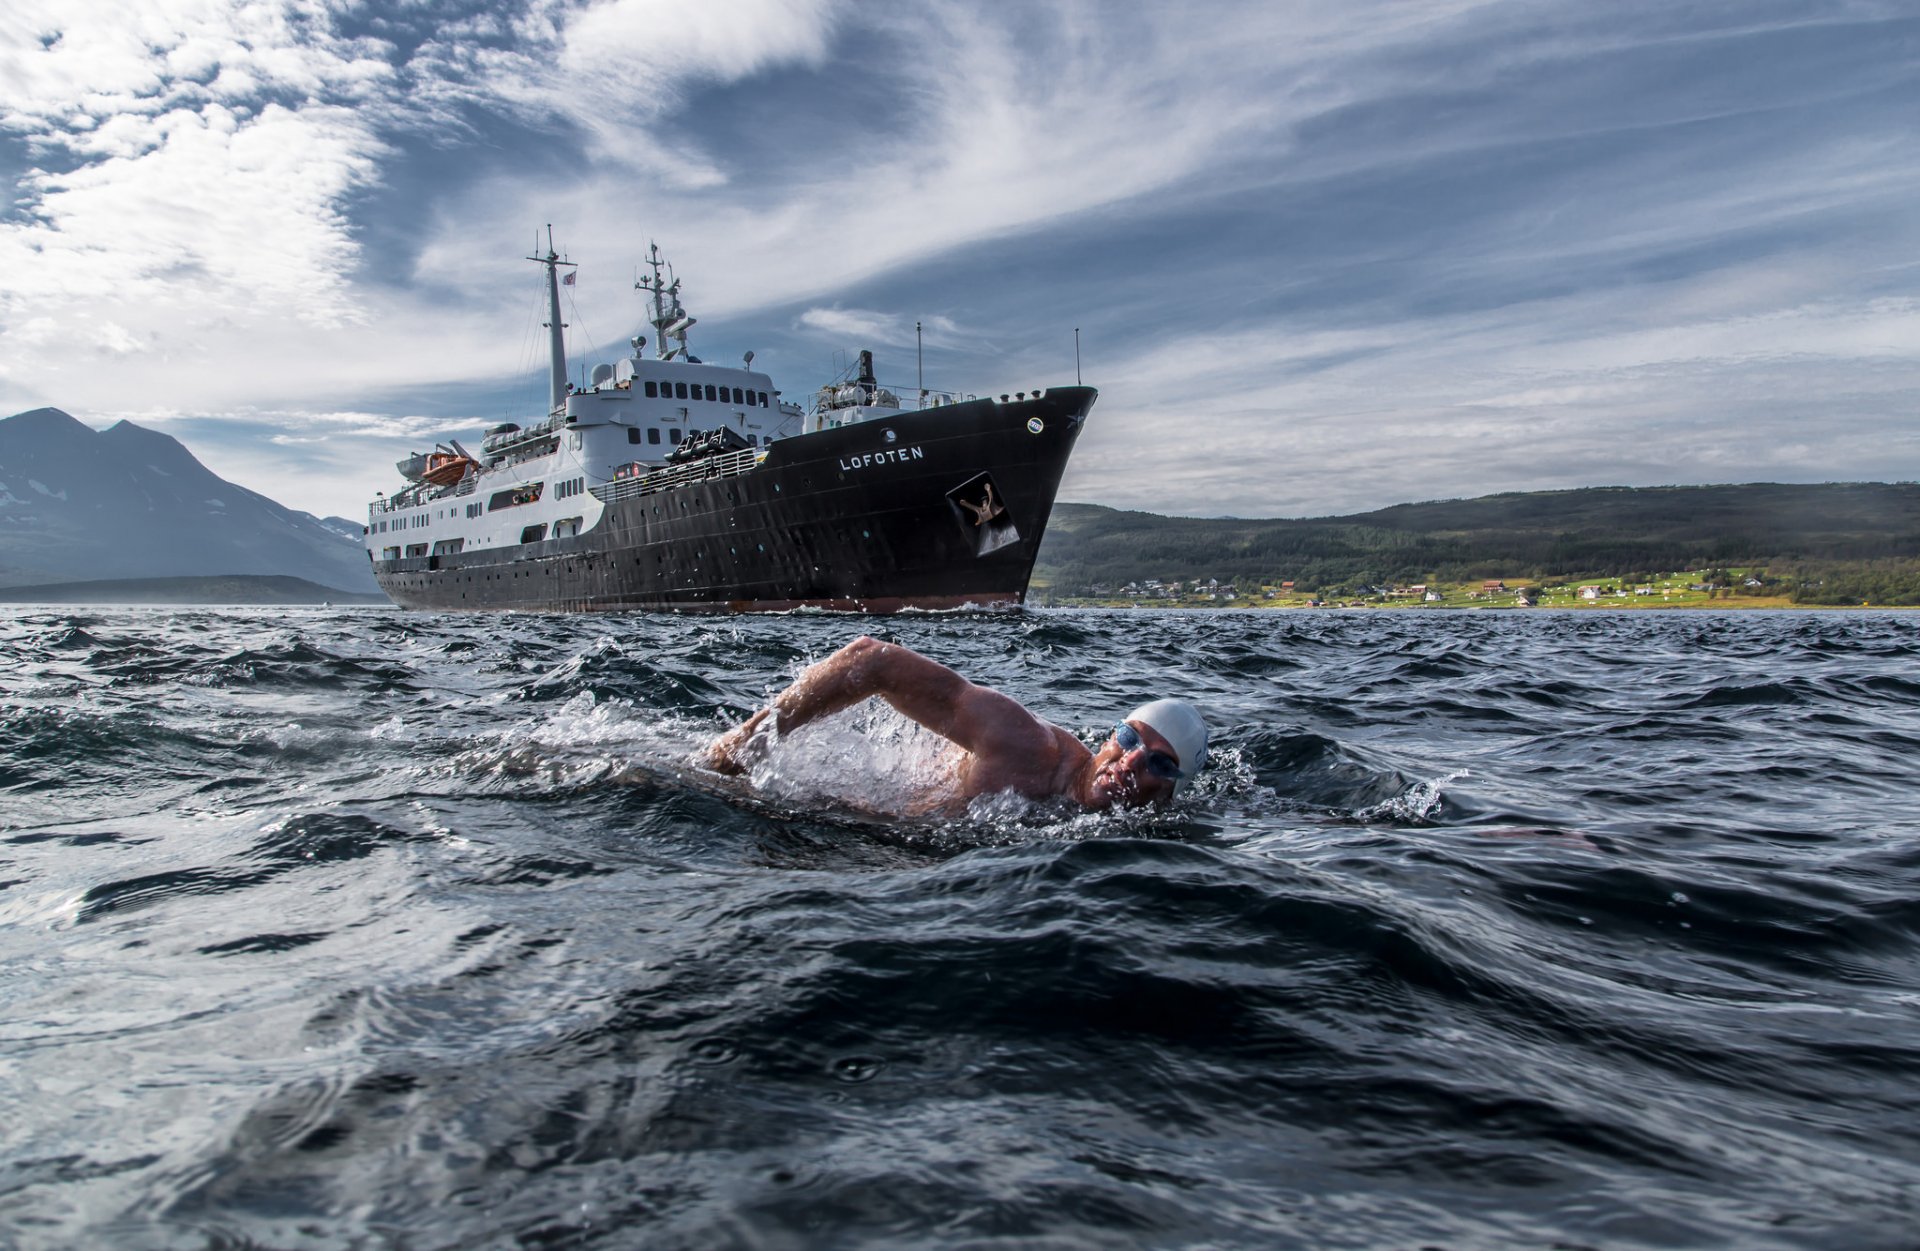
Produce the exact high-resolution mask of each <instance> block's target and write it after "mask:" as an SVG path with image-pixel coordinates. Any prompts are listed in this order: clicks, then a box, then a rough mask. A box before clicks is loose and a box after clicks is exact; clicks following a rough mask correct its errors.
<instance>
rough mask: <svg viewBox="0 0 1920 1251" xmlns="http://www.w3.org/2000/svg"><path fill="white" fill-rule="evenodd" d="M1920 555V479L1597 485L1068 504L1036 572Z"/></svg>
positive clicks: (1661, 565) (1621, 565)
mask: <svg viewBox="0 0 1920 1251" xmlns="http://www.w3.org/2000/svg"><path fill="white" fill-rule="evenodd" d="M1915 560H1920V484H1916V483H1893V484H1888V483H1829V484H1824V485H1813V486H1796V485H1786V484H1781V483H1766V482H1763V483H1750V484H1747V485H1744V486H1693V487H1590V488H1586V489H1582V490H1574V491H1533V492H1524V493H1511V494H1505V495H1488V496H1483V497H1481V498H1479V499H1469V500H1439V501H1434V502H1430V503H1424V504H1400V505H1397V506H1395V507H1393V508H1383V509H1380V510H1379V511H1377V512H1370V513H1356V514H1354V515H1352V516H1346V517H1316V518H1306V519H1300V520H1252V521H1249V520H1238V519H1234V518H1211V519H1203V518H1194V517H1162V516H1158V515H1156V514H1153V513H1140V512H1120V511H1117V510H1115V509H1111V508H1102V507H1100V506H1098V505H1093V504H1058V505H1055V507H1054V510H1053V519H1052V521H1051V522H1050V523H1049V526H1048V529H1047V536H1046V539H1045V540H1044V541H1043V542H1042V543H1041V545H1040V556H1039V561H1038V563H1037V566H1036V569H1035V581H1036V582H1037V583H1041V584H1044V585H1046V586H1047V587H1048V588H1050V589H1051V590H1052V591H1053V592H1055V593H1058V594H1067V595H1073V594H1084V593H1086V592H1087V591H1088V590H1089V589H1091V588H1092V587H1095V586H1111V587H1117V586H1122V585H1124V584H1125V583H1127V582H1129V581H1133V580H1141V579H1146V578H1160V579H1163V580H1173V579H1188V578H1195V577H1199V578H1218V579H1220V580H1221V581H1222V582H1226V581H1247V582H1254V581H1268V582H1278V581H1289V580H1290V581H1295V582H1297V583H1298V585H1299V586H1300V588H1301V589H1303V590H1309V589H1316V590H1317V589H1333V588H1336V587H1343V586H1359V585H1366V584H1374V583H1388V582H1417V581H1421V580H1423V579H1427V578H1434V579H1438V580H1441V581H1466V580H1470V579H1475V578H1493V577H1503V578H1509V577H1529V578H1542V579H1547V578H1553V577H1556V576H1563V575H1576V574H1577V575H1583V576H1584V575H1594V576H1608V577H1616V578H1624V577H1627V576H1630V575H1631V574H1634V573H1642V572H1653V571H1659V570H1678V569H1698V568H1702V567H1706V566H1717V565H1741V566H1751V565H1762V564H1771V565H1784V566H1795V567H1798V566H1806V565H1822V566H1832V565H1838V564H1856V565H1871V564H1874V563H1875V562H1881V563H1885V562H1895V563H1899V564H1902V565H1905V564H1909V563H1911V562H1913V561H1915Z"/></svg>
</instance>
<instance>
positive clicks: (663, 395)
mask: <svg viewBox="0 0 1920 1251" xmlns="http://www.w3.org/2000/svg"><path fill="white" fill-rule="evenodd" d="M729 394H731V396H732V399H731V401H729V399H728V396H729ZM646 396H647V398H648V399H650V400H659V399H668V400H699V399H707V400H712V401H713V402H714V403H716V404H726V403H729V402H731V403H734V404H749V405H752V406H754V407H757V408H770V407H772V406H771V405H770V404H769V403H768V402H767V393H766V392H765V391H748V390H745V389H744V388H741V387H731V388H729V387H717V386H715V385H713V383H711V382H708V383H704V384H703V383H698V382H696V383H694V384H693V385H692V386H691V387H689V386H688V385H687V384H686V383H684V382H655V381H654V380H653V379H651V378H649V379H647V382H646Z"/></svg>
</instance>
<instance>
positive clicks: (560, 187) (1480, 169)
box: [0, 0, 1920, 513]
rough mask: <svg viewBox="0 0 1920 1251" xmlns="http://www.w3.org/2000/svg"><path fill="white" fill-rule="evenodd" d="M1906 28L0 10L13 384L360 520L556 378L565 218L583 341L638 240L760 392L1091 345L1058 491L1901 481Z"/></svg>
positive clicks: (1222, 501) (829, 11) (1910, 135)
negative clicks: (549, 358)
mask: <svg viewBox="0 0 1920 1251" xmlns="http://www.w3.org/2000/svg"><path fill="white" fill-rule="evenodd" d="M1915 38H1920V17H1916V16H1915V15H1913V14H1912V13H1911V12H1910V6H1907V5H1903V4H1899V3H1896V2H1895V0H1849V2H1848V3H1845V4H1839V3H1826V2H1824V0H1763V2H1761V3H1757V4H1752V5H1746V6H1737V7H1735V8H1732V9H1706V10H1703V9H1700V8H1699V7H1697V6H1673V5H1669V4H1662V3H1655V2H1654V0H1621V3H1618V4H1610V5H1607V6H1604V7H1598V8H1594V7H1589V8H1584V9H1583V8H1579V7H1577V6H1568V5H1564V4H1560V3H1552V2H1549V0H1372V2H1369V3H1359V4H1355V3H1351V2H1335V0H1291V2H1289V3H1286V4H1279V5H1275V4H1262V3H1256V2H1254V0H1194V3H1190V4H1185V5H1181V6H1177V7H1174V6H1162V7H1154V6H1127V5H1108V4H1099V3H1093V2H1092V0H1069V2H1067V3H1061V4H1050V5H1032V6H1023V5H989V4H985V3H981V2H978V0H974V2H965V3H963V2H962V0H913V2H910V3H906V4H900V5H889V6H870V5H856V4H852V3H848V2H847V0H733V2H731V3H709V4H697V5H688V4H684V3H669V2H668V0H521V2H520V3H515V4H506V3H503V2H501V0H436V2H435V3H433V4H430V5H429V4H415V3H391V4H385V5H368V4H365V3H363V2H362V0H134V2H132V3H128V2H126V0H116V2H115V3H112V4H109V3H106V2H105V0H67V2H66V3H63V4H62V5H60V6H59V11H58V12H57V13H56V12H54V11H52V10H50V9H45V8H44V7H43V8H42V9H41V10H38V11H35V10H32V9H31V7H29V8H28V9H19V8H18V6H16V7H15V8H14V9H8V10H5V11H3V12H0V166H5V165H9V164H10V165H11V166H13V167H15V168H17V169H18V171H19V172H18V176H17V177H16V178H15V180H14V181H15V185H14V188H13V199H12V207H11V209H10V210H6V211H5V215H4V216H0V411H12V410H13V409H15V408H27V407H32V406H34V405H36V404H40V403H55V404H60V405H62V406H65V407H68V408H70V409H72V410H73V411H75V412H76V413H78V414H80V415H82V416H84V417H86V418H87V419H88V420H92V421H96V422H98V423H100V424H104V423H105V422H106V421H107V420H109V419H111V418H112V417H113V416H116V415H120V414H123V413H126V412H129V411H131V410H134V409H140V408H143V406H150V407H154V408H160V409H165V410H172V411H173V412H174V413H176V414H190V415H191V416H190V417H189V416H177V417H174V418H161V417H156V418H155V420H158V421H162V422H163V423H165V422H170V423H171V425H170V428H172V429H174V430H176V431H191V432H192V433H193V434H194V435H195V437H196V438H201V439H205V440H207V442H208V444H209V445H210V446H209V450H208V456H209V459H218V458H219V457H221V456H227V457H229V458H230V459H231V463H233V464H235V465H245V466H248V467H252V468H257V469H258V470H259V471H261V472H263V473H266V472H269V471H270V472H271V476H272V478H273V480H274V483H275V487H276V489H282V490H283V492H284V493H285V494H287V495H288V497H289V499H290V502H292V500H293V498H294V494H293V493H296V492H298V493H301V494H300V495H299V496H298V498H299V499H300V500H301V503H300V506H302V507H307V508H309V509H310V510H311V511H318V512H338V511H343V510H344V509H345V508H346V507H348V506H349V505H350V504H351V501H352V500H353V499H355V498H356V497H360V496H365V495H368V494H370V493H371V490H372V489H373V488H374V487H377V486H379V485H382V484H383V483H384V482H385V481H386V478H387V474H386V471H385V468H384V466H385V464H386V463H388V462H389V461H390V460H391V459H392V457H391V456H389V452H394V454H395V455H397V451H395V445H396V444H398V443H401V442H404V441H405V440H407V439H415V440H419V439H426V438H429V437H439V436H443V435H445V434H446V433H448V432H449V430H450V429H452V427H450V426H449V425H448V424H447V423H451V422H458V421H462V420H467V421H472V422H476V423H479V422H485V421H488V420H494V419H497V412H496V411H495V409H494V408H493V407H492V406H495V405H502V404H505V403H506V402H507V401H506V399H505V396H506V394H507V392H508V390H509V389H510V388H509V385H508V381H507V380H508V379H509V377H510V376H512V375H513V374H514V371H515V369H516V367H517V366H520V365H522V364H524V365H527V366H529V367H535V366H537V364H538V358H539V353H540V351H541V348H540V339H539V335H540V332H539V323H540V322H541V320H543V314H542V312H541V311H540V309H539V308H538V306H537V304H536V303H534V302H533V301H532V299H531V297H530V295H529V297H528V298H521V297H520V296H519V295H518V294H516V293H518V292H519V291H520V288H521V286H522V283H523V280H524V278H526V277H528V276H530V275H529V274H527V273H523V272H522V271H531V268H532V267H530V266H528V265H527V264H526V263H525V262H524V261H523V260H521V259H520V258H521V257H522V256H523V255H524V254H525V253H524V249H525V247H526V246H527V244H528V242H529V241H530V240H529V236H530V234H531V232H532V231H533V229H534V228H535V227H537V226H539V225H541V224H543V223H547V222H552V223H554V224H555V226H556V231H557V234H558V236H559V238H560V241H561V244H562V246H563V247H565V248H566V249H568V251H569V252H570V254H571V255H572V257H573V258H574V259H576V260H579V261H582V262H583V266H582V269H581V275H582V277H581V281H580V284H579V286H578V287H577V288H575V289H572V291H571V296H572V299H573V300H574V301H575V302H576V303H574V304H572V305H570V306H569V308H568V309H567V311H566V320H568V321H569V322H570V323H572V324H573V327H574V331H575V333H576V334H584V333H585V332H587V331H589V330H591V332H592V334H593V335H594V336H596V338H597V341H598V342H599V343H601V344H607V343H618V342H619V341H620V340H622V339H624V338H625V336H626V335H627V334H629V333H631V332H632V330H633V328H634V327H636V326H637V325H638V323H639V316H640V314H639V305H638V301H637V298H636V294H635V293H634V291H633V290H632V287H631V268H632V264H633V262H634V260H635V259H637V257H638V256H639V255H640V253H641V252H642V251H643V249H644V245H645V242H646V241H647V239H648V238H658V239H659V240H660V242H661V243H662V244H663V245H665V246H666V248H667V249H668V251H669V252H670V254H671V255H672V256H673V258H674V260H675V263H676V265H677V266H678V272H680V273H681V274H683V275H685V277H686V280H687V290H688V300H689V304H690V306H691V307H693V308H694V310H695V311H696V312H697V313H698V314H699V315H700V317H701V326H700V329H699V330H698V331H697V334H698V335H699V336H701V341H702V346H703V348H704V347H705V346H706V345H707V344H714V343H720V344H724V343H725V341H726V340H727V339H729V338H731V339H732V340H734V341H735V342H734V343H733V344H731V345H730V346H729V350H730V351H738V350H739V349H740V347H743V346H753V347H755V348H756V349H757V350H759V351H760V353H761V355H760V357H759V358H758V363H761V364H763V365H766V366H768V367H770V368H774V369H776V370H778V369H780V368H783V367H787V368H794V369H796V370H797V371H798V370H802V369H804V370H812V371H814V372H819V370H818V366H819V364H820V362H821V360H822V350H823V349H825V348H828V347H855V346H865V345H869V344H870V345H873V346H876V347H886V348H889V349H894V351H893V352H892V353H890V355H893V356H895V357H896V358H897V356H898V349H900V348H903V347H905V346H907V345H909V344H911V343H912V342H913V340H914V323H915V321H916V320H917V321H919V322H920V323H921V325H922V328H923V342H924V344H925V346H926V347H927V349H928V352H929V354H930V355H929V362H928V363H929V369H930V370H931V369H933V367H934V365H935V363H936V361H935V358H936V357H937V363H938V372H939V374H940V375H941V377H942V380H943V383H950V384H951V385H957V386H960V387H962V388H963V389H967V390H972V391H976V392H979V393H983V394H984V393H989V392H996V393H997V392H998V391H1000V390H1016V389H1030V388H1031V387H1033V386H1034V385H1044V384H1047V383H1050V382H1053V381H1058V380H1061V379H1062V378H1063V377H1065V376H1067V375H1066V374H1065V370H1066V369H1068V368H1070V367H1071V361H1072V358H1071V356H1070V355H1069V353H1070V352H1071V350H1072V344H1071V339H1070V337H1069V335H1070V331H1071V328H1072V327H1076V326H1083V327H1085V329H1086V332H1087V334H1086V339H1087V348H1088V355H1087V361H1086V365H1087V370H1086V373H1087V379H1088V381H1090V382H1093V383H1096V384H1098V385H1099V386H1100V387H1101V388H1102V392H1103V398H1102V400H1101V403H1100V406H1099V408H1097V409H1096V414H1095V420H1094V423H1093V424H1092V425H1091V426H1090V427H1089V429H1088V434H1087V437H1086V439H1085V440H1084V441H1083V444H1082V447H1081V450H1080V452H1079V454H1078V455H1077V457H1076V459H1075V461H1074V464H1073V466H1072V468H1071V469H1070V471H1069V476H1068V480H1067V486H1066V491H1067V494H1068V495H1069V497H1077V498H1092V499H1100V500H1105V501H1108V502H1115V503H1126V504H1129V505H1133V506H1140V507H1149V508H1156V509H1160V510H1164V511H1188V512H1194V511H1210V512H1221V511H1233V512H1243V513H1262V512H1265V513H1274V512H1288V511H1319V512H1324V511H1329V510H1332V509H1334V508H1345V507H1360V506H1372V505H1377V504H1383V503H1389V502H1392V501H1393V500H1395V499H1398V498H1406V497H1411V496H1416V495H1461V494H1472V493H1474V492H1476V491H1478V490H1482V489H1496V488H1505V487H1513V486H1519V485H1526V484H1528V483H1542V484H1556V485H1563V484H1570V483H1572V482H1576V481H1601V480H1617V481H1627V480H1641V481H1653V480H1661V481H1667V480H1684V479H1686V478H1688V477H1690V476H1692V477H1705V476H1742V475H1751V474H1755V473H1762V472H1765V473H1774V474H1777V475H1779V476H1788V475H1789V474H1790V473H1793V472H1798V473H1800V474H1802V475H1821V476H1835V477H1844V476H1866V475H1870V474H1877V475H1880V476H1887V475H1893V476H1914V474H1915V473H1916V471H1920V461H1916V459H1915V458H1914V457H1913V455H1912V452H1913V444H1912V436H1910V435H1907V434H1906V433H1904V427H1902V426H1901V425H1900V423H1899V421H1898V419H1897V415H1898V414H1900V413H1902V412H1907V413H1910V412H1911V411H1912V409H1913V405H1914V403H1915V401H1916V400H1917V399H1920V361H1917V360H1916V356H1920V349H1916V345H1915V334H1916V330H1915V313H1914V307H1913V300H1914V289H1913V281H1912V280H1913V277H1914V274H1915V273H1917V272H1920V269H1916V268H1915V267H1914V261H1913V258H1915V257H1920V219H1915V218H1914V217H1913V214H1912V213H1911V208H1910V206H1911V204H1912V203H1913V202H1914V200H1915V198H1916V193H1920V137H1916V135H1915V133H1914V132H1913V128H1912V127H1911V126H1909V125H1908V124H1906V120H1905V119H1906V118H1908V117H1910V116H1911V115H1912V114H1913V112H1914V110H1915V109H1916V108H1920V88H1916V86H1915V82H1914V79H1913V76H1912V73H1911V67H1910V65H1909V64H1908V62H1907V59H1906V58H1905V56H1904V53H1903V52H1902V51H1901V49H1902V48H1903V47H1905V46H1910V43H1911V41H1912V40H1913V39H1915ZM716 355H717V351H716ZM820 380H821V378H819V377H807V376H804V375H803V376H800V377H797V378H788V379H781V381H783V382H784V383H785V384H786V385H788V386H789V387H790V389H791V390H793V391H794V392H795V393H798V392H799V391H801V390H803V389H807V388H810V387H811V386H812V385H813V384H815V383H817V382H818V381H820ZM530 394H531V397H532V398H531V399H530V400H529V401H528V402H530V403H537V402H538V388H537V386H536V387H535V388H534V389H533V391H532V392H531V393H530ZM423 413H425V414H438V415H429V416H421V415H420V414H423ZM136 420H138V418H136ZM1810 430H1816V431H1817V432H1818V433H1817V434H1812V433H1809V431H1810ZM276 437H278V438H280V439H281V440H283V441H282V442H279V443H276V442H274V441H273V440H274V439H275V438H276ZM304 439H322V440H324V442H321V443H295V442H291V441H289V440H304ZM356 457H358V462H359V464H360V465H361V466H362V468H361V469H360V471H359V476H358V478H357V479H356V478H354V477H353V474H354V472H355V471H354V469H353V466H354V464H355V458H356ZM1903 457H1904V458H1905V459H1902V458H1903ZM1796 466H1797V467H1798V468H1797V470H1796ZM356 482H357V483H358V485H354V484H355V483H356ZM323 492H324V493H325V495H326V498H328V499H333V500H335V501H336V502H333V503H331V504H329V503H326V502H325V500H323V499H322V498H321V493H323ZM269 493H272V492H269Z"/></svg>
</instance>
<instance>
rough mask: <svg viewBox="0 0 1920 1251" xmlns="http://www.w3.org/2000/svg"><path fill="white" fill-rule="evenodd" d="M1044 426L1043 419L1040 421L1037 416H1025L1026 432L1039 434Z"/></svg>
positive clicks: (1045, 426)
mask: <svg viewBox="0 0 1920 1251" xmlns="http://www.w3.org/2000/svg"><path fill="white" fill-rule="evenodd" d="M1046 428H1047V423H1046V422H1044V421H1041V420H1040V419H1039V418H1038V417H1029V418H1027V433H1028V434H1039V433H1040V432H1041V431H1042V430H1045V429H1046Z"/></svg>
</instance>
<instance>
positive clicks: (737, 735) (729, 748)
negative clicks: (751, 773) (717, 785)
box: [705, 708, 773, 777]
mask: <svg viewBox="0 0 1920 1251" xmlns="http://www.w3.org/2000/svg"><path fill="white" fill-rule="evenodd" d="M772 711H773V710H772V709H770V708H763V709H761V710H760V711H759V712H756V713H754V714H753V715H752V716H751V717H748V718H747V719H746V720H745V721H743V722H741V723H740V724H739V725H737V726H735V727H733V728H732V729H731V730H728V731H727V732H726V733H725V734H722V735H721V736H720V737H719V738H716V739H714V740H713V742H711V743H709V744H707V754H706V761H705V763H706V766H707V768H709V769H711V770H713V771H714V772H715V773H724V774H726V775H727V776H728V777H738V776H740V775H741V774H743V773H745V772H746V771H747V770H748V769H750V768H751V767H752V766H753V762H754V761H756V760H758V759H759V758H760V757H762V756H764V755H766V753H767V745H766V740H765V739H761V740H760V741H759V742H755V741H754V739H755V736H756V735H757V734H758V733H759V731H760V727H761V725H762V724H763V723H764V722H765V721H766V719H767V716H768V714H769V713H771V712H772Z"/></svg>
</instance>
